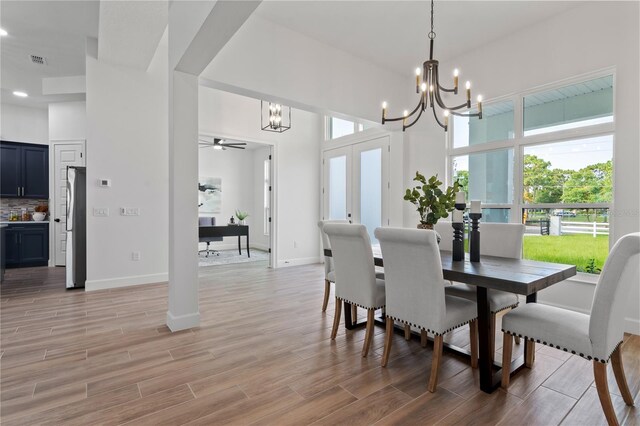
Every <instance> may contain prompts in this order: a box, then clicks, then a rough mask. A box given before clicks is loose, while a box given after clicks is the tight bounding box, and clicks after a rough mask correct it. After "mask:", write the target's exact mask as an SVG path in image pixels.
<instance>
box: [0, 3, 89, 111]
mask: <svg viewBox="0 0 640 426" xmlns="http://www.w3.org/2000/svg"><path fill="white" fill-rule="evenodd" d="M98 6H99V2H98V1H24V0H22V1H8V0H2V2H1V3H0V18H1V19H0V26H1V27H2V28H3V29H5V30H6V31H7V32H8V33H9V35H8V36H6V37H2V38H1V39H0V43H1V44H0V50H1V60H2V78H1V79H0V88H1V89H2V102H6V103H14V104H18V105H24V106H32V107H42V108H46V106H47V103H48V102H52V101H63V100H77V99H78V98H82V97H83V95H50V96H46V97H45V96H42V78H43V77H63V76H75V75H84V74H85V39H86V37H98ZM30 54H35V55H39V56H44V57H45V58H46V59H47V65H44V66H42V65H36V64H34V63H32V62H31V59H30V58H29V55H30ZM14 90H23V91H26V92H27V93H29V97H28V98H24V99H23V98H17V97H15V96H13V94H12V92H13V91H14Z"/></svg>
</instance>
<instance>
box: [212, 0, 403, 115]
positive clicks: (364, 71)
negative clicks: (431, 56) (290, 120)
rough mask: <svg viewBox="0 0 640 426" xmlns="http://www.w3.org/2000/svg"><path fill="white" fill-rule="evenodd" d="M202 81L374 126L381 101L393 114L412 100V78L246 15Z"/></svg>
mask: <svg viewBox="0 0 640 426" xmlns="http://www.w3.org/2000/svg"><path fill="white" fill-rule="evenodd" d="M363 7H365V6H363ZM274 46H276V48H275V51H274ZM257 70H259V71H257ZM201 77H204V78H207V79H210V80H214V81H216V82H220V83H224V84H227V85H230V86H233V87H234V88H237V89H240V90H241V91H238V92H236V93H240V94H245V95H247V96H248V95H252V96H253V97H260V96H261V95H262V97H263V98H265V99H270V98H269V97H276V98H277V99H279V100H281V101H282V102H283V103H287V102H286V101H287V100H291V101H295V102H297V103H298V106H299V107H300V108H303V109H305V110H308V111H314V112H320V113H328V112H333V113H341V114H345V115H346V116H351V117H359V118H364V119H368V120H372V121H374V122H378V121H379V120H380V108H381V103H382V101H383V100H386V101H388V102H389V105H391V106H395V107H394V108H395V109H393V108H392V110H401V108H402V106H403V105H413V104H414V102H415V93H412V87H411V82H412V78H414V77H413V76H412V75H401V74H398V73H395V72H392V71H389V70H387V69H383V68H381V67H379V66H377V65H375V64H372V63H370V62H367V61H365V60H363V59H360V58H357V57H355V56H353V55H351V54H349V53H346V52H344V51H342V50H339V49H337V48H335V47H332V46H329V45H326V44H323V43H321V42H319V41H317V40H315V39H312V38H310V37H307V36H305V35H303V34H300V33H297V32H294V31H292V30H290V29H288V28H285V27H282V26H279V25H277V24H274V23H273V22H270V21H268V20H265V19H263V18H261V17H259V16H256V15H252V16H250V17H249V19H248V20H247V22H245V24H244V25H243V26H242V27H241V28H240V29H239V30H238V32H237V33H236V34H235V35H234V36H233V38H232V39H231V40H230V41H229V42H228V43H227V45H226V46H225V47H224V48H223V49H222V50H221V51H220V53H219V54H218V55H217V56H216V57H215V58H214V60H213V61H212V62H211V64H210V65H209V66H208V67H207V68H206V69H205V70H204V72H203V73H202V75H201ZM293 105H294V106H296V104H293Z"/></svg>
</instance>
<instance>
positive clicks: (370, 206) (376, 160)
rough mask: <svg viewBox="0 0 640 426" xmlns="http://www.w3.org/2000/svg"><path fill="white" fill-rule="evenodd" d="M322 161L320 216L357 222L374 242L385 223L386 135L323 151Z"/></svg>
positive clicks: (387, 167)
mask: <svg viewBox="0 0 640 426" xmlns="http://www.w3.org/2000/svg"><path fill="white" fill-rule="evenodd" d="M323 163H324V167H323V175H324V185H323V218H324V219H327V220H328V219H348V220H350V221H352V222H355V223H361V224H363V225H365V226H366V227H367V231H368V232H369V236H370V237H371V241H372V242H373V243H374V244H375V243H376V241H375V238H374V236H373V232H374V230H375V229H376V228H378V227H380V226H383V225H387V224H388V223H389V218H388V217H389V214H388V200H389V137H387V136H385V137H382V138H377V139H372V140H370V141H367V142H361V143H357V144H354V145H350V146H347V147H342V148H337V149H332V150H328V151H325V152H324V155H323Z"/></svg>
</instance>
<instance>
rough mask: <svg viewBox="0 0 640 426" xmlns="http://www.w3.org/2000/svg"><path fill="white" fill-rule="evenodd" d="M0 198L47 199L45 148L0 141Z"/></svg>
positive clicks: (47, 173) (46, 156)
mask: <svg viewBox="0 0 640 426" xmlns="http://www.w3.org/2000/svg"><path fill="white" fill-rule="evenodd" d="M0 162H1V165H2V169H1V170H0V197H12V198H35V199H47V198H49V147H48V146H47V145H33V144H25V143H16V142H6V141H2V142H0Z"/></svg>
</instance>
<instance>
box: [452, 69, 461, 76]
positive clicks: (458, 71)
mask: <svg viewBox="0 0 640 426" xmlns="http://www.w3.org/2000/svg"><path fill="white" fill-rule="evenodd" d="M459 75H460V70H459V69H458V68H456V69H454V70H453V76H454V77H457V76H459Z"/></svg>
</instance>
